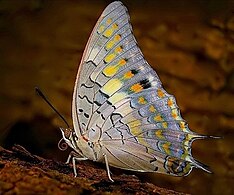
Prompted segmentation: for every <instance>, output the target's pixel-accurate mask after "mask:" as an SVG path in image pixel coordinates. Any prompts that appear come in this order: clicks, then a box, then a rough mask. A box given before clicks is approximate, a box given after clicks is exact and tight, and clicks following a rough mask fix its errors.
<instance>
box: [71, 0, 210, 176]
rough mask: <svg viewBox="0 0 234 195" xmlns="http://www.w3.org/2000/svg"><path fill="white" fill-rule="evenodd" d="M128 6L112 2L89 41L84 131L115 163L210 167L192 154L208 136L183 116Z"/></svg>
mask: <svg viewBox="0 0 234 195" xmlns="http://www.w3.org/2000/svg"><path fill="white" fill-rule="evenodd" d="M129 20H130V18H129V15H128V12H127V9H126V7H125V6H123V4H122V3H121V2H119V1H116V2H113V3H111V4H110V5H109V6H108V7H107V8H106V9H105V10H104V11H103V13H102V15H101V16H100V18H99V20H98V22H97V24H96V26H95V27H94V29H93V31H92V33H91V36H90V38H89V41H88V43H87V45H86V48H85V51H84V54H83V57H82V60H81V63H80V67H79V70H78V75H77V80H76V84H75V89H74V95H73V106H72V113H73V123H74V129H75V131H76V133H77V134H78V135H87V136H88V138H89V139H90V140H93V141H97V140H98V141H100V143H101V145H102V151H103V153H105V154H106V155H107V159H108V162H109V164H110V165H112V166H115V167H119V168H123V169H128V170H135V171H148V172H150V171H157V172H160V173H167V174H172V175H178V176H182V175H186V174H188V173H189V172H190V171H191V170H192V168H193V167H197V168H201V169H204V170H207V169H206V167H205V166H204V165H203V164H201V163H199V162H198V161H196V160H195V159H194V158H193V157H192V154H191V144H192V141H193V140H195V139H199V138H203V136H200V135H197V134H196V133H194V132H192V131H191V130H190V129H189V128H188V125H187V123H186V121H185V120H184V119H183V118H182V117H181V115H180V111H179V108H178V106H177V104H176V101H175V98H174V96H172V95H170V94H168V93H167V92H166V91H165V90H164V89H163V87H162V84H161V82H160V80H159V78H158V76H157V74H156V72H155V71H154V70H153V69H152V68H151V66H150V65H149V64H148V62H147V61H146V60H145V59H144V56H143V54H142V52H141V50H140V49H139V47H138V45H137V42H136V39H135V37H134V35H133V33H132V27H131V24H130V21H129Z"/></svg>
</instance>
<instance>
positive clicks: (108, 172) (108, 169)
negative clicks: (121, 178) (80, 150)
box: [103, 154, 114, 182]
mask: <svg viewBox="0 0 234 195" xmlns="http://www.w3.org/2000/svg"><path fill="white" fill-rule="evenodd" d="M103 156H104V158H105V163H106V171H107V175H108V178H109V180H110V181H112V182H114V180H113V179H112V178H111V175H110V168H109V163H108V159H107V156H106V154H103Z"/></svg>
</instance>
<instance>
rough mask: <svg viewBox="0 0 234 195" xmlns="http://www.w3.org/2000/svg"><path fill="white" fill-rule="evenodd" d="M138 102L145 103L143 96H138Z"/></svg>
mask: <svg viewBox="0 0 234 195" xmlns="http://www.w3.org/2000/svg"><path fill="white" fill-rule="evenodd" d="M138 102H139V104H146V103H147V101H146V100H145V98H144V97H142V96H141V97H139V99H138Z"/></svg>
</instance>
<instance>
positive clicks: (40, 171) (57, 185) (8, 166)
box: [0, 145, 183, 194]
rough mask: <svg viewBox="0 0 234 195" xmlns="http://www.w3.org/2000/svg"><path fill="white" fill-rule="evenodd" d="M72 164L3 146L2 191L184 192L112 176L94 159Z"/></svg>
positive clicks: (0, 152) (0, 162)
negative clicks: (75, 170) (73, 168)
mask: <svg viewBox="0 0 234 195" xmlns="http://www.w3.org/2000/svg"><path fill="white" fill-rule="evenodd" d="M77 171H78V177H77V178H74V177H73V170H72V167H71V166H70V165H67V164H64V163H62V162H58V161H53V160H49V159H44V158H42V157H39V156H36V155H33V154H31V153H30V152H28V151H27V150H26V149H25V148H23V147H22V146H20V145H15V146H14V147H12V150H6V149H4V148H2V147H0V194H183V193H179V192H175V191H172V190H168V189H164V188H160V187H157V186H155V185H153V184H151V183H145V182H141V181H140V180H139V179H138V178H137V177H136V176H132V175H116V176H113V179H114V180H115V182H114V183H113V182H111V181H109V180H108V178H107V176H106V171H105V169H104V168H100V167H98V165H96V164H94V163H90V162H80V163H78V165H77Z"/></svg>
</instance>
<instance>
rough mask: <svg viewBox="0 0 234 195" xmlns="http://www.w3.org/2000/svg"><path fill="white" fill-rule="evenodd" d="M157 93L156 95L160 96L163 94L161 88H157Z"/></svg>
mask: <svg viewBox="0 0 234 195" xmlns="http://www.w3.org/2000/svg"><path fill="white" fill-rule="evenodd" d="M157 94H158V97H160V98H163V97H164V96H165V94H164V93H163V91H162V90H161V89H158V91H157Z"/></svg>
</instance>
